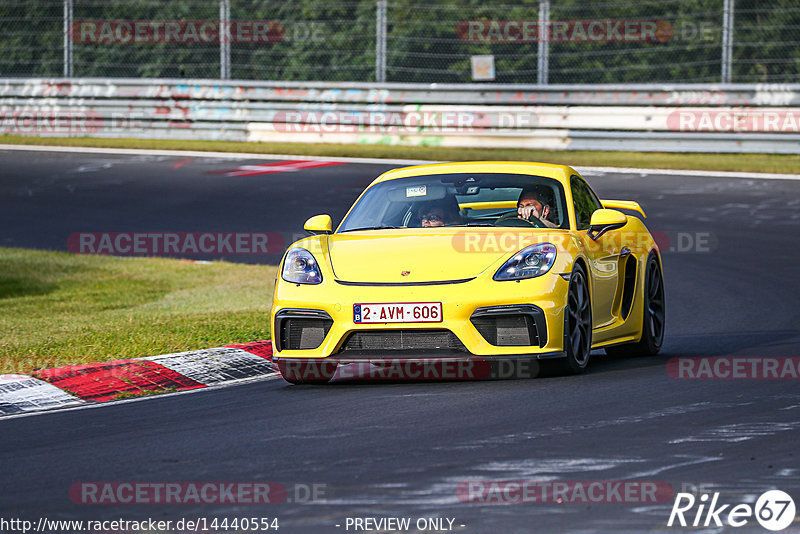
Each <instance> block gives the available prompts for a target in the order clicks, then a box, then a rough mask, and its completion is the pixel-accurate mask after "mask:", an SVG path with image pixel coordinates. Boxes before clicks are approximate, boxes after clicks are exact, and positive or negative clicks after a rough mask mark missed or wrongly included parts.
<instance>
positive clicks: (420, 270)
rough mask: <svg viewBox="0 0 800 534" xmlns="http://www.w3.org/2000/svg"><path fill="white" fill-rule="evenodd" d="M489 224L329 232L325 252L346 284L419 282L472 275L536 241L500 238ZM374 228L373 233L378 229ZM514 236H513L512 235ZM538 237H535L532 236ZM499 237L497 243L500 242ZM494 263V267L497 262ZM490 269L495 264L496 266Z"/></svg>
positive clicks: (465, 277) (459, 278)
mask: <svg viewBox="0 0 800 534" xmlns="http://www.w3.org/2000/svg"><path fill="white" fill-rule="evenodd" d="M504 230H505V231H504V232H503V231H501V230H499V229H492V228H486V229H485V228H480V229H475V230H473V229H469V230H467V231H465V230H464V229H463V228H459V229H448V230H442V231H436V230H430V229H422V230H416V231H414V233H409V230H379V231H376V232H369V233H368V232H353V233H344V234H333V235H331V236H330V237H329V240H328V250H329V253H330V260H331V264H332V266H333V271H334V273H335V275H336V278H337V279H339V280H342V281H348V282H380V283H419V282H437V281H448V280H464V279H470V278H474V277H476V276H478V275H480V274H481V273H482V272H484V271H486V270H487V269H489V268H490V267H492V266H493V264H495V263H499V262H500V261H501V260H502V259H503V258H504V257H507V256H508V255H509V254H511V253H513V252H516V251H517V250H519V249H520V248H524V246H527V245H529V244H532V243H534V242H536V241H540V239H536V241H534V240H532V239H531V237H533V236H532V235H531V233H530V232H529V231H528V232H526V233H525V234H524V236H523V238H524V239H531V240H530V241H524V240H519V239H516V238H515V237H514V238H510V239H509V238H507V239H505V240H503V239H500V238H499V237H501V236H500V235H499V234H508V230H509V229H508V228H506V229H504ZM378 232H379V233H378ZM515 235H516V234H515ZM536 237H540V236H536ZM501 241H502V242H501ZM497 267H499V265H498V266H497ZM497 267H495V268H497Z"/></svg>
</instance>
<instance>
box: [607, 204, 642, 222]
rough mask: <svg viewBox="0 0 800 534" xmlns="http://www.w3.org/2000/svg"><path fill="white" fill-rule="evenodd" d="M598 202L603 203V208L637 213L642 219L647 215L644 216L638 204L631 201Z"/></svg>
mask: <svg viewBox="0 0 800 534" xmlns="http://www.w3.org/2000/svg"><path fill="white" fill-rule="evenodd" d="M600 202H602V203H603V207H604V208H608V209H617V210H633V211H638V212H639V213H641V214H642V217H644V218H645V219H646V218H647V215H645V214H644V210H643V209H642V207H641V206H640V205H639V203H638V202H635V201H633V200H601V201H600Z"/></svg>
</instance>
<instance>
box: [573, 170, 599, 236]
mask: <svg viewBox="0 0 800 534" xmlns="http://www.w3.org/2000/svg"><path fill="white" fill-rule="evenodd" d="M569 184H570V187H571V188H572V204H573V206H574V208H575V219H576V221H577V223H578V230H586V229H587V228H589V222H590V221H591V219H592V213H594V212H595V211H596V210H599V209H600V208H602V207H603V204H601V203H600V199H598V198H597V195H595V194H594V191H592V190H591V189H590V188H589V186H588V185H587V184H586V182H584V181H583V180H582V179H581V178H580V177H579V176H574V175H573V176H572V177H571V178H570V179H569Z"/></svg>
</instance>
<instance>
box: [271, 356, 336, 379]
mask: <svg viewBox="0 0 800 534" xmlns="http://www.w3.org/2000/svg"><path fill="white" fill-rule="evenodd" d="M338 368H339V364H337V363H336V362H334V361H321V362H316V361H307V362H305V361H301V362H298V361H288V362H287V361H285V360H278V369H279V370H280V372H281V376H283V379H284V380H286V381H287V382H289V383H290V384H297V385H300V384H327V383H328V382H330V380H331V378H333V375H335V374H336V369H338Z"/></svg>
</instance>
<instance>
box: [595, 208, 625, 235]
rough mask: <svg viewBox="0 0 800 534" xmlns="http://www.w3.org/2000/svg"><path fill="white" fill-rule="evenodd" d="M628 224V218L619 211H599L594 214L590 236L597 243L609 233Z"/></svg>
mask: <svg viewBox="0 0 800 534" xmlns="http://www.w3.org/2000/svg"><path fill="white" fill-rule="evenodd" d="M626 224H628V216H627V215H625V214H624V213H622V212H621V211H617V210H609V209H599V210H596V211H595V212H594V213H592V219H591V221H589V232H588V235H589V237H591V238H592V239H594V240H595V241H597V239H598V238H599V237H600V236H601V235H603V234H604V233H606V232H608V231H609V230H616V229H617V228H622V227H623V226H625V225H626Z"/></svg>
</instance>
